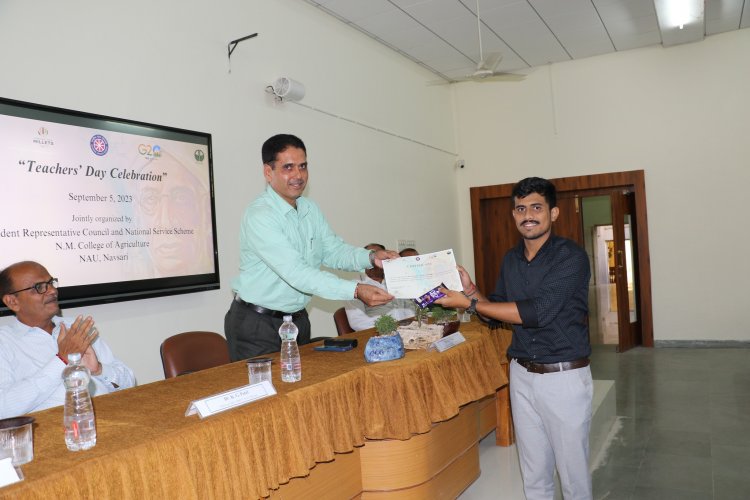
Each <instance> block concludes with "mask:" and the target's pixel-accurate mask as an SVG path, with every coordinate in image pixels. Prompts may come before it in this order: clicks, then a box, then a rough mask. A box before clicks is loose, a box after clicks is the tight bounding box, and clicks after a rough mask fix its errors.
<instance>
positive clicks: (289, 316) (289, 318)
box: [284, 314, 292, 322]
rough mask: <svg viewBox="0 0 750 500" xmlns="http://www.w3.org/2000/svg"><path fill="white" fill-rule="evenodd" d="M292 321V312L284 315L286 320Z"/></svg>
mask: <svg viewBox="0 0 750 500" xmlns="http://www.w3.org/2000/svg"><path fill="white" fill-rule="evenodd" d="M291 321H292V315H291V314H286V315H285V316H284V322H291Z"/></svg>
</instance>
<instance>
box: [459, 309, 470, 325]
mask: <svg viewBox="0 0 750 500" xmlns="http://www.w3.org/2000/svg"><path fill="white" fill-rule="evenodd" d="M458 319H459V320H461V323H469V322H471V314H469V313H467V312H466V309H458Z"/></svg>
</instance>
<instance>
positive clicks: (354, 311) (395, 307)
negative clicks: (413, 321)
mask: <svg viewBox="0 0 750 500" xmlns="http://www.w3.org/2000/svg"><path fill="white" fill-rule="evenodd" d="M359 282H360V283H363V284H365V285H372V286H376V287H378V288H380V289H382V290H388V289H387V288H386V286H385V284H384V283H378V282H377V281H375V280H373V279H370V277H369V276H367V275H366V274H361V275H360V277H359ZM345 308H346V317H347V318H349V324H350V325H351V327H352V328H353V329H354V330H355V331H359V330H366V329H368V328H372V327H373V326H375V320H376V319H378V318H379V317H380V316H382V315H383V314H388V315H389V316H392V317H393V319H395V320H396V321H399V320H402V319H406V318H411V317H412V316H414V302H412V301H411V300H408V299H393V300H392V301H390V302H389V303H387V304H383V305H382V306H375V307H370V306H368V305H366V304H365V303H364V302H362V301H361V300H358V299H353V300H349V301H347V302H346V305H345Z"/></svg>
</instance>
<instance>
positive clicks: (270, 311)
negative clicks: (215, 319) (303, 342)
mask: <svg viewBox="0 0 750 500" xmlns="http://www.w3.org/2000/svg"><path fill="white" fill-rule="evenodd" d="M234 300H236V301H237V303H239V304H242V305H243V306H245V307H248V308H250V309H252V310H253V311H255V312H257V313H258V314H263V315H265V316H272V317H274V318H279V319H284V316H291V317H292V319H299V318H301V317H303V316H307V309H300V310H299V311H297V312H293V313H287V312H284V311H275V310H273V309H266V308H265V307H263V306H259V305H256V304H251V303H250V302H245V301H244V300H242V299H241V298H240V296H239V295H235V296H234Z"/></svg>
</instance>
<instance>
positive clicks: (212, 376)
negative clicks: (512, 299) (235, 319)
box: [0, 322, 507, 500]
mask: <svg viewBox="0 0 750 500" xmlns="http://www.w3.org/2000/svg"><path fill="white" fill-rule="evenodd" d="M461 332H462V334H463V335H464V337H465V338H466V342H465V343H462V344H460V345H458V346H456V347H454V348H452V349H450V350H448V351H446V352H443V353H438V352H434V351H433V352H427V351H407V354H406V357H405V358H403V359H400V360H396V361H390V362H385V363H376V364H368V363H366V362H365V361H364V359H363V350H364V344H365V343H366V342H367V339H368V338H369V337H370V336H372V335H373V331H371V330H367V331H364V332H358V333H355V334H352V335H351V336H352V337H355V338H357V339H358V340H359V347H358V348H356V349H354V350H351V351H348V352H343V353H338V352H318V351H313V350H312V346H310V345H308V346H302V347H301V349H300V350H301V355H302V380H301V381H300V382H298V383H295V384H287V383H283V382H281V381H280V374H279V364H278V354H275V355H274V363H273V369H272V370H273V382H274V386H275V388H276V390H277V391H278V394H277V395H276V396H272V397H270V398H267V399H263V400H260V401H256V402H253V403H250V404H248V405H245V406H242V407H239V408H235V409H232V410H229V411H226V412H224V413H220V414H217V415H214V416H211V417H208V418H206V419H203V420H200V419H199V418H198V417H197V416H192V417H185V416H184V414H185V410H186V409H187V407H188V405H189V403H190V402H191V401H193V400H196V399H200V398H204V397H207V396H211V395H214V394H217V393H220V392H223V391H226V390H229V389H233V388H236V387H239V386H242V385H246V384H247V383H248V378H247V369H246V366H245V363H244V362H237V363H232V364H229V365H224V366H220V367H217V368H212V369H210V370H205V371H202V372H198V373H193V374H190V375H185V376H182V377H178V378H173V379H169V380H164V381H160V382H155V383H151V384H147V385H143V386H139V387H135V388H133V389H128V390H125V391H122V392H119V393H114V394H109V395H105V396H100V397H97V398H94V407H95V411H96V418H97V435H98V439H97V445H96V447H94V448H93V449H91V450H88V451H83V452H69V451H68V450H67V448H66V447H65V442H64V438H63V428H62V408H61V407H58V408H52V409H49V410H45V411H41V412H38V413H35V414H34V416H35V417H36V425H35V427H34V460H33V461H32V462H31V463H29V464H26V465H24V466H23V473H24V475H25V477H26V479H25V480H24V481H22V482H21V483H17V484H14V485H10V486H7V487H4V488H1V489H0V498H44V499H45V500H48V499H50V498H117V499H127V498H137V499H145V498H176V497H179V498H260V497H265V496H268V495H269V494H270V493H271V491H272V490H275V489H277V488H278V487H279V486H280V485H282V484H284V483H287V482H289V480H290V479H292V478H295V477H303V476H306V475H308V474H309V473H310V471H311V469H312V468H313V467H315V465H316V463H320V462H329V461H331V460H333V459H334V458H335V454H336V453H347V452H351V451H352V450H353V449H354V448H355V447H360V446H362V445H363V444H365V441H366V440H367V439H400V440H405V439H409V438H411V437H412V436H414V435H416V434H421V433H426V432H429V431H430V430H431V428H432V426H433V425H434V424H435V423H438V422H442V421H444V420H447V419H450V418H451V417H454V416H455V415H457V414H458V412H459V410H460V408H461V406H463V405H466V404H468V403H470V402H472V401H477V400H479V399H481V398H483V397H485V396H488V395H491V394H494V393H495V391H496V390H497V389H498V388H500V387H502V386H504V385H506V384H507V378H506V376H505V374H504V372H503V369H502V367H501V364H503V363H505V362H506V360H505V359H504V352H503V353H501V352H499V350H498V341H497V338H496V337H497V335H496V334H494V333H492V332H490V331H489V330H488V329H486V328H485V327H484V326H483V325H481V324H479V323H477V322H472V323H468V324H462V325H461Z"/></svg>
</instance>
